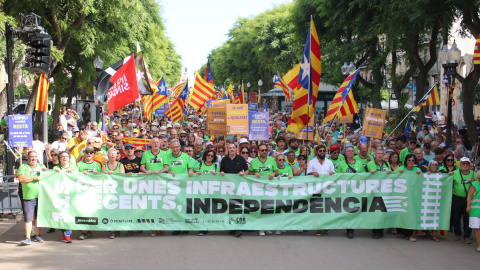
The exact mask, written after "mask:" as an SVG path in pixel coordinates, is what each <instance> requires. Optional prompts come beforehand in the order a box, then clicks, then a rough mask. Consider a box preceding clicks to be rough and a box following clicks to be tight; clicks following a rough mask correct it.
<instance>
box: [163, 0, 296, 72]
mask: <svg viewBox="0 0 480 270" xmlns="http://www.w3.org/2000/svg"><path fill="white" fill-rule="evenodd" d="M290 2H292V1H291V0H240V1H238V0H162V1H161V2H160V6H161V9H162V18H163V19H164V22H165V27H166V32H167V36H168V37H169V38H170V40H171V41H172V42H173V44H174V45H175V49H176V51H177V53H178V54H180V55H181V57H182V59H181V61H182V64H183V67H182V74H183V73H184V72H185V67H186V68H187V71H188V74H189V77H190V78H192V77H193V76H194V75H193V74H194V72H195V71H196V70H198V69H200V68H201V67H202V65H203V64H205V63H206V62H207V56H208V55H209V53H210V52H211V51H212V50H213V49H215V48H217V47H218V46H220V45H222V43H223V42H225V41H226V40H227V38H228V37H227V34H228V30H229V29H230V28H232V26H233V24H234V23H235V21H236V20H237V19H238V18H240V17H249V16H255V15H258V14H260V13H262V12H264V11H265V10H269V9H271V8H273V7H274V6H279V5H281V4H284V3H290ZM214 75H215V74H214ZM202 76H203V75H202Z"/></svg>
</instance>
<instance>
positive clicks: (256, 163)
mask: <svg viewBox="0 0 480 270" xmlns="http://www.w3.org/2000/svg"><path fill="white" fill-rule="evenodd" d="M267 151H268V149H267V146H266V145H265V144H260V145H259V146H258V152H259V154H260V155H259V156H258V157H256V158H254V159H252V161H251V162H250V167H249V168H248V174H251V175H255V176H256V177H257V178H260V176H268V180H270V181H272V180H273V178H274V177H275V176H278V168H277V163H276V162H275V160H274V159H273V158H272V157H269V156H267V154H268V153H267Z"/></svg>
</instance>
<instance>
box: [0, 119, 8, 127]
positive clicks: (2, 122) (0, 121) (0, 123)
mask: <svg viewBox="0 0 480 270" xmlns="http://www.w3.org/2000/svg"><path fill="white" fill-rule="evenodd" d="M0 125H1V126H2V127H6V126H7V121H6V120H5V118H3V117H2V120H0Z"/></svg>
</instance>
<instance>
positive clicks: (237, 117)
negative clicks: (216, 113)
mask: <svg viewBox="0 0 480 270" xmlns="http://www.w3.org/2000/svg"><path fill="white" fill-rule="evenodd" d="M227 134H228V135H242V134H248V105H247V104H236V105H235V104H227Z"/></svg>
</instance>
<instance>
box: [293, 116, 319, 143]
mask: <svg viewBox="0 0 480 270" xmlns="http://www.w3.org/2000/svg"><path fill="white" fill-rule="evenodd" d="M314 126H315V118H314V117H311V118H310V119H309V121H308V126H306V127H303V128H302V130H300V132H294V134H295V136H296V138H297V139H299V140H313V135H314V134H315V130H314V128H313V127H314ZM307 128H308V132H307ZM307 135H308V139H307Z"/></svg>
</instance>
